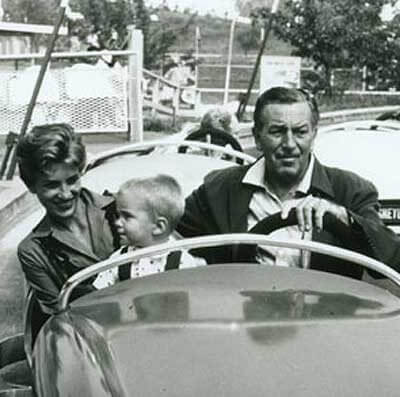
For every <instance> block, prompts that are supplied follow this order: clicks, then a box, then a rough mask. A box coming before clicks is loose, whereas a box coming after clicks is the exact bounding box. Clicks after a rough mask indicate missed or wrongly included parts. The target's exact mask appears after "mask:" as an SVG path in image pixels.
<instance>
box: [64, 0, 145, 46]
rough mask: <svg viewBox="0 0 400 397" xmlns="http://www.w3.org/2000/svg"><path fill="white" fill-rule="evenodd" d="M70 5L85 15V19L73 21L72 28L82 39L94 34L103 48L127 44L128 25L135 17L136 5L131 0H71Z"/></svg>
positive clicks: (98, 44)
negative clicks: (111, 0)
mask: <svg viewBox="0 0 400 397" xmlns="http://www.w3.org/2000/svg"><path fill="white" fill-rule="evenodd" d="M140 1H142V0H140ZM135 3H136V2H135ZM70 7H71V9H72V10H73V11H75V12H80V13H81V14H82V15H83V16H84V20H78V21H75V23H71V25H72V26H71V29H72V30H73V32H74V33H76V34H77V35H78V36H79V38H80V39H81V40H85V39H86V38H87V37H88V36H90V35H94V36H95V37H96V40H97V46H98V47H99V48H101V49H103V48H107V49H109V50H111V49H121V48H124V47H125V46H126V44H127V36H128V34H127V27H128V25H131V24H132V23H133V21H134V17H135V7H134V6H133V5H132V4H131V2H130V1H128V0H115V1H113V2H110V1H107V0H70Z"/></svg>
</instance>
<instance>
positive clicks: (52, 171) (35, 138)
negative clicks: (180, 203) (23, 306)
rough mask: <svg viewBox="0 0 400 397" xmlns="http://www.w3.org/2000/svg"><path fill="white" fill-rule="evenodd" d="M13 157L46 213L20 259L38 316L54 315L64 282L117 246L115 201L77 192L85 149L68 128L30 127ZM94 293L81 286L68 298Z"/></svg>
mask: <svg viewBox="0 0 400 397" xmlns="http://www.w3.org/2000/svg"><path fill="white" fill-rule="evenodd" d="M17 158H18V166H19V171H20V176H21V178H22V180H23V182H24V183H25V185H26V186H27V188H28V189H29V191H30V192H31V193H33V194H35V195H36V196H37V198H38V200H39V202H40V204H41V205H42V207H43V208H44V209H45V211H46V212H45V215H44V217H43V218H42V220H41V221H40V222H39V224H38V225H37V226H36V227H35V228H34V229H33V230H32V231H31V232H30V233H29V234H28V236H27V237H26V238H25V239H24V240H23V241H22V242H21V243H20V244H19V246H18V258H19V260H20V263H21V265H22V270H23V272H24V274H25V277H26V280H27V283H28V285H29V287H30V288H32V289H33V290H34V292H35V295H36V298H37V300H38V302H39V304H40V307H41V309H42V311H43V312H44V313H46V314H48V315H50V314H53V313H55V312H57V310H58V300H57V298H58V295H59V292H60V290H61V288H62V286H63V284H64V283H65V282H66V281H67V279H68V278H69V277H71V276H72V275H73V274H75V273H76V272H78V271H79V270H81V269H83V268H85V267H87V266H90V265H92V264H95V263H97V262H100V261H101V260H104V259H106V258H108V256H109V255H110V254H111V253H112V252H113V251H114V250H115V249H116V248H117V247H118V240H117V236H116V234H115V233H113V230H114V226H113V216H114V199H113V198H112V197H105V196H101V195H98V194H96V193H94V192H91V191H89V190H87V189H85V188H83V187H81V175H82V170H83V169H84V167H85V161H86V150H85V147H84V145H83V144H82V142H81V139H80V137H79V136H77V135H76V134H75V133H74V130H73V128H72V127H71V126H70V125H68V124H63V123H61V124H47V125H40V126H36V127H34V128H33V129H32V130H31V131H30V132H29V133H28V134H27V135H25V136H23V137H22V138H21V139H20V141H19V143H18V145H17ZM93 290H94V288H93V286H92V285H91V284H90V283H83V284H82V285H80V286H78V287H77V289H76V292H74V294H73V296H72V299H74V298H77V297H79V296H81V295H83V294H85V293H87V292H90V291H93Z"/></svg>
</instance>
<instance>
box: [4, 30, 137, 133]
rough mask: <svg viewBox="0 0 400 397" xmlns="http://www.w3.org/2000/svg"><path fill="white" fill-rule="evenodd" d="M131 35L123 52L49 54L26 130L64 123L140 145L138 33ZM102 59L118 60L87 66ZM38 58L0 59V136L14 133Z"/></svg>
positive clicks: (31, 83)
mask: <svg viewBox="0 0 400 397" xmlns="http://www.w3.org/2000/svg"><path fill="white" fill-rule="evenodd" d="M133 36H135V39H134V38H132V42H133V41H134V40H135V46H136V47H135V48H133V45H132V46H131V48H130V49H129V50H128V51H101V52H100V51H90V52H75V53H72V52H71V53H70V52H68V53H54V54H52V62H51V64H50V67H49V70H48V71H47V72H46V74H45V78H44V81H43V84H42V86H41V89H40V92H39V96H38V99H37V101H36V106H35V108H34V111H33V114H32V119H31V122H30V126H32V125H37V124H46V123H54V122H67V123H70V124H71V125H72V126H73V127H74V128H75V130H76V131H77V132H80V133H98V132H128V131H131V132H133V133H135V134H136V135H137V138H138V139H136V140H141V135H142V121H141V114H142V99H141V90H140V82H141V72H142V68H141V62H142V61H141V60H142V53H141V47H140V45H141V42H140V39H141V32H139V31H132V37H133ZM105 55H108V56H114V57H118V58H119V60H120V61H119V62H116V63H115V64H114V66H113V67H109V66H107V65H106V64H105V63H104V62H102V60H101V58H100V59H99V60H98V62H97V63H94V62H93V59H94V61H96V59H95V58H94V57H96V58H99V57H103V56H105ZM42 57H43V55H40V54H23V55H2V56H0V134H7V133H8V132H10V131H12V132H19V130H20V128H21V125H22V122H23V119H24V114H25V112H26V109H27V107H28V103H29V101H30V99H31V96H32V92H33V88H34V84H35V82H36V78H37V75H38V73H39V69H40V67H39V66H38V65H35V60H38V59H41V58H42ZM10 61H12V62H13V64H14V68H12V69H11V68H10ZM21 64H22V67H21ZM138 86H139V88H138ZM128 98H129V100H128Z"/></svg>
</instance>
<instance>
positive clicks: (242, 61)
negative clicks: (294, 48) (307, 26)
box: [157, 9, 291, 103]
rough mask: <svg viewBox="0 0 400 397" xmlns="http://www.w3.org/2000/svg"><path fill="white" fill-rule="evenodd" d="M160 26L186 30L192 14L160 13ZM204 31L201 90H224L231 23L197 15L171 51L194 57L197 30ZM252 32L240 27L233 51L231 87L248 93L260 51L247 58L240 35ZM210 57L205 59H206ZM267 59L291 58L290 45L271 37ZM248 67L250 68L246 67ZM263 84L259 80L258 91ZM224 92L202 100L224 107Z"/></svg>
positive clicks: (202, 38) (233, 97) (256, 84)
mask: <svg viewBox="0 0 400 397" xmlns="http://www.w3.org/2000/svg"><path fill="white" fill-rule="evenodd" d="M157 15H158V17H159V20H160V22H159V23H163V24H166V25H168V26H169V27H170V28H172V29H174V28H179V27H182V26H185V25H186V24H187V23H188V21H190V18H191V14H189V13H179V12H172V11H168V10H160V9H158V10H157ZM197 26H198V27H199V29H200V35H201V41H200V49H199V53H200V59H199V68H198V87H199V88H204V89H206V88H212V89H214V88H220V89H223V88H224V85H225V76H226V64H227V58H228V49H229V35H230V29H231V20H228V19H224V18H218V17H213V16H211V15H208V16H199V15H196V16H195V17H194V18H193V17H192V21H191V23H190V25H189V26H188V28H187V29H186V31H185V32H183V33H182V34H179V36H178V40H177V41H176V43H175V45H174V46H172V47H171V48H170V52H175V53H181V54H182V53H184V54H185V53H186V54H188V53H191V54H194V52H195V45H196V42H195V40H196V27H197ZM246 30H250V25H245V24H241V23H236V25H235V31H234V32H235V33H234V41H233V51H232V70H231V79H230V87H231V88H236V89H242V90H243V91H245V90H246V89H247V87H248V84H249V80H250V76H251V73H252V69H253V65H254V61H255V57H256V55H257V52H258V49H253V50H251V51H249V52H248V53H247V54H245V51H244V49H243V48H241V46H240V43H239V40H238V37H239V35H240V34H242V33H243V32H245V31H246ZM206 54H207V55H208V56H204V55H206ZM264 54H265V55H290V54H291V47H290V45H288V44H286V43H284V42H282V41H280V40H278V39H277V38H276V37H274V36H273V34H271V35H270V37H269V40H268V42H267V46H266V49H265V51H264ZM246 65H247V67H246ZM258 84H259V79H258V76H257V78H256V81H255V86H254V88H257V87H258ZM222 95H223V94H222V92H220V93H203V95H202V100H203V101H205V102H206V103H220V102H221V101H222ZM236 97H237V94H234V93H232V94H231V95H230V99H231V100H234V99H236Z"/></svg>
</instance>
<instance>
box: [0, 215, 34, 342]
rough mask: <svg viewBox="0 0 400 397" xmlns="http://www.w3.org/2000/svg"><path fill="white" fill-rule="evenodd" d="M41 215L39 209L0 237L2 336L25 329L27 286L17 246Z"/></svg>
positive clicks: (0, 328) (0, 312)
mask: <svg viewBox="0 0 400 397" xmlns="http://www.w3.org/2000/svg"><path fill="white" fill-rule="evenodd" d="M40 216H41V212H38V211H36V212H34V213H33V214H31V215H29V216H27V217H24V219H22V220H21V221H20V222H19V223H18V224H17V225H16V226H15V227H13V228H12V229H11V231H10V232H9V233H7V234H6V235H5V236H4V237H3V238H2V239H1V240H0V258H1V266H0V319H1V326H0V340H1V339H3V338H4V337H6V336H11V335H14V334H15V333H17V332H21V331H22V313H23V303H24V297H25V286H24V278H23V274H22V271H21V267H20V265H19V262H18V260H17V257H16V248H17V244H18V243H19V241H21V240H22V239H23V238H24V237H25V236H26V235H27V234H28V232H29V231H30V230H31V228H32V224H35V223H36V222H37V221H38V220H39V217H40Z"/></svg>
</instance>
